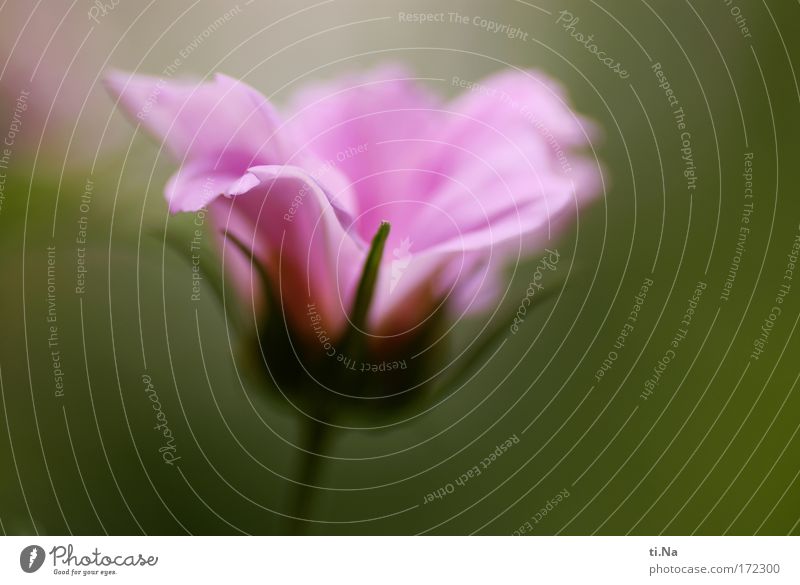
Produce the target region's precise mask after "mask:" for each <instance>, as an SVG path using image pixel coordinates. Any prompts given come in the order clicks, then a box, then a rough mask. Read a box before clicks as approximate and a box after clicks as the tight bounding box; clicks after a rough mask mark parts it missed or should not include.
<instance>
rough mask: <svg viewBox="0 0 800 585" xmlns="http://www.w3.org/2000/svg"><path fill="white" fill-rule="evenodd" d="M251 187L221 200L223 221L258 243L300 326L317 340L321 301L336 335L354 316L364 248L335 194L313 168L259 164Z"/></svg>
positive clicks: (326, 323)
mask: <svg viewBox="0 0 800 585" xmlns="http://www.w3.org/2000/svg"><path fill="white" fill-rule="evenodd" d="M246 184H247V185H248V186H249V188H242V189H238V190H235V191H233V192H231V193H230V195H231V197H230V198H225V199H219V200H217V201H216V202H215V216H216V217H217V221H218V222H222V224H221V225H222V226H223V229H228V227H229V226H233V227H234V228H235V230H236V236H237V237H238V238H239V239H240V240H241V241H243V242H245V243H246V244H248V245H253V246H254V249H255V251H256V254H257V256H258V257H259V259H260V260H261V261H262V262H263V263H264V264H265V265H266V267H267V269H268V271H269V273H270V277H271V280H272V282H271V285H272V286H273V287H275V292H276V296H277V297H278V298H280V299H281V300H282V307H281V310H282V311H283V312H284V315H285V318H286V319H287V321H288V322H289V323H291V325H292V331H294V332H295V333H296V334H297V335H298V337H300V338H304V339H307V340H313V338H314V330H313V327H312V326H313V323H312V322H311V321H310V319H309V315H308V312H309V305H313V306H314V307H315V311H316V312H317V313H319V315H320V316H321V318H322V323H323V327H324V328H325V329H326V331H327V333H328V335H329V336H330V337H331V338H332V339H335V338H336V336H338V335H340V334H341V332H342V331H343V328H344V326H345V324H346V321H347V314H348V313H349V311H350V305H351V303H352V298H353V293H354V290H355V285H356V283H357V280H358V278H359V276H360V273H361V268H362V265H363V259H364V255H365V253H364V250H363V249H362V248H361V247H360V246H359V245H358V244H357V242H356V241H355V240H354V239H353V238H352V237H351V236H350V234H348V233H347V231H346V230H345V228H344V227H343V225H342V223H341V222H340V221H339V219H338V217H337V215H336V210H335V209H334V207H333V206H332V205H331V203H330V196H329V195H328V194H326V193H325V191H324V190H323V188H322V187H321V186H320V185H319V184H317V183H316V182H315V181H314V180H313V178H312V177H311V176H310V175H309V174H308V173H307V172H306V171H305V170H303V169H300V168H298V167H292V166H282V165H264V166H256V167H252V168H250V169H249V170H248V178H247V179H246ZM228 218H235V219H236V220H237V221H236V223H230V222H229V219H228ZM247 278H248V275H245V278H240V279H239V280H240V281H243V280H244V281H246V280H247ZM246 292H249V291H246Z"/></svg>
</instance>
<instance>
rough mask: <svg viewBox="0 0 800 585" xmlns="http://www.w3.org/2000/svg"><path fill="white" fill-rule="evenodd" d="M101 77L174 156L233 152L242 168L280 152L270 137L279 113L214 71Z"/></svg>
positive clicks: (209, 156) (213, 155)
mask: <svg viewBox="0 0 800 585" xmlns="http://www.w3.org/2000/svg"><path fill="white" fill-rule="evenodd" d="M105 81H106V85H107V86H108V88H109V90H110V91H111V93H112V94H113V95H114V96H116V97H117V98H118V99H119V101H120V104H121V105H122V107H123V109H124V110H125V111H126V112H127V114H128V115H129V116H130V117H131V118H132V119H133V121H135V122H138V123H141V124H142V125H143V126H144V127H145V128H146V129H147V130H148V131H150V133H151V134H153V135H154V136H155V137H156V138H157V139H158V140H159V141H163V142H165V143H166V145H167V146H168V148H169V149H170V151H171V152H172V154H173V155H174V156H175V158H176V159H178V160H183V159H190V160H196V159H199V158H205V159H207V160H208V161H209V162H212V163H213V162H214V161H215V160H218V159H220V158H222V157H225V158H230V157H236V158H240V159H242V160H244V161H245V162H244V165H243V168H246V167H247V166H250V165H253V164H258V162H260V161H265V160H269V161H271V162H276V161H281V162H282V160H283V159H284V158H285V157H286V152H285V150H286V149H285V148H282V145H281V144H280V143H279V140H278V138H277V137H276V133H277V131H278V129H279V128H280V126H281V120H280V117H279V116H278V114H277V113H276V112H275V110H274V108H273V107H272V106H271V105H270V104H269V102H267V100H266V99H265V98H264V97H263V96H262V95H261V94H260V93H259V92H257V91H256V90H254V89H253V88H251V87H250V86H248V85H247V84H245V83H243V82H241V81H237V80H235V79H232V78H230V77H228V76H226V75H221V74H217V75H216V76H215V77H214V80H213V81H212V82H207V83H206V82H203V83H197V82H181V81H168V80H165V79H163V78H157V77H150V76H145V75H128V74H127V73H122V72H112V73H109V74H108V75H107V76H106V79H105Z"/></svg>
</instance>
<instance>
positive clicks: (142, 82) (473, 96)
mask: <svg viewBox="0 0 800 585" xmlns="http://www.w3.org/2000/svg"><path fill="white" fill-rule="evenodd" d="M107 84H108V87H109V88H110V90H111V92H112V93H113V94H114V95H115V96H117V97H118V99H119V101H120V103H121V104H122V106H123V108H124V110H125V111H126V112H127V113H128V114H129V115H130V116H131V117H133V118H134V119H135V120H136V121H138V122H139V123H141V125H142V126H143V127H144V128H146V129H147V130H148V131H149V132H150V133H152V134H153V135H154V136H155V137H156V138H157V139H158V140H160V141H163V143H164V144H165V145H166V146H167V148H168V149H169V151H170V152H171V153H172V155H173V157H174V158H175V159H176V160H177V162H178V163H179V165H180V166H179V168H178V170H177V171H176V173H175V174H174V175H173V177H172V179H171V180H170V181H169V183H168V185H167V187H166V198H167V201H168V204H169V208H170V210H171V211H173V212H182V211H196V210H199V209H201V208H204V207H208V208H209V209H210V211H211V213H212V216H213V218H214V221H215V222H216V225H217V226H218V227H219V228H220V230H222V231H225V232H227V233H230V234H232V235H233V236H235V238H236V239H237V240H238V241H239V242H241V243H244V245H245V246H246V247H247V248H249V249H250V250H251V254H252V257H253V258H255V259H256V260H257V262H259V263H260V264H261V265H263V267H264V270H265V272H266V273H267V274H268V276H269V278H268V279H267V280H268V283H267V284H266V285H265V286H267V287H269V288H271V289H272V290H270V291H266V292H268V293H269V294H270V295H272V297H273V298H275V299H278V300H279V303H278V306H277V307H271V308H268V309H267V310H277V311H280V313H281V315H282V317H283V319H284V322H285V323H286V324H287V325H288V329H289V330H290V331H291V334H292V337H293V338H295V339H298V340H304V342H305V343H310V344H311V345H312V346H313V345H314V344H315V343H318V340H319V331H324V332H325V336H326V337H327V338H329V339H332V340H337V339H341V338H342V336H344V335H345V332H346V330H347V327H348V321H349V319H350V316H351V311H352V307H353V303H354V302H355V297H356V294H357V288H358V285H359V281H360V278H361V275H362V272H363V270H364V263H365V260H366V257H367V254H368V252H369V249H370V242H371V240H372V238H373V236H374V235H375V233H376V231H377V230H378V227H379V226H380V225H381V222H388V223H389V224H390V225H391V232H390V234H389V236H388V241H387V242H386V243H385V244H386V245H385V250H386V252H387V253H386V254H384V255H383V256H382V257H381V258H380V267H379V270H378V272H377V282H376V284H375V288H374V295H373V297H372V302H371V303H370V306H369V310H368V314H367V322H366V329H367V332H368V333H369V334H370V335H372V336H374V338H375V339H380V338H383V339H394V338H402V337H403V336H408V335H411V334H412V333H413V332H414V331H417V330H419V328H421V327H424V324H425V323H426V322H427V321H428V320H429V319H430V317H431V315H432V314H433V313H435V312H437V311H442V310H450V311H458V312H461V311H466V312H471V311H476V310H481V309H484V308H485V307H487V306H488V305H489V304H491V303H492V302H493V301H495V300H496V299H497V298H498V294H499V293H500V292H501V291H502V289H503V287H502V272H501V271H502V269H503V268H504V267H505V266H506V265H507V264H508V262H509V261H510V260H511V259H513V258H516V257H518V256H519V255H521V254H522V255H528V254H531V253H534V252H536V251H538V250H539V249H541V248H542V247H544V245H546V244H547V242H548V240H549V239H550V238H551V237H553V236H555V235H557V233H558V230H559V229H560V228H561V226H563V225H565V223H566V222H565V221H564V220H566V219H568V218H569V217H570V216H574V214H575V213H576V209H577V206H578V205H580V204H581V203H583V202H584V201H585V200H587V198H589V197H591V196H594V195H595V194H597V192H598V191H599V172H598V170H597V166H596V165H592V164H591V163H590V162H589V161H588V159H587V158H585V157H584V156H582V155H581V154H580V153H579V152H578V150H579V149H580V148H581V147H584V146H585V145H586V144H587V143H588V140H589V135H590V133H589V132H588V131H589V125H587V123H586V122H585V121H584V120H582V119H581V118H580V117H578V116H576V115H575V114H574V113H573V112H572V110H571V109H570V108H569V107H568V105H567V104H566V101H565V97H564V93H563V91H562V90H561V89H560V88H559V87H558V86H556V85H555V84H554V83H553V82H552V81H550V80H549V79H547V78H546V77H545V76H543V75H541V74H539V73H535V72H529V71H517V70H509V71H503V72H500V73H497V74H495V75H492V76H490V77H489V78H487V79H485V80H483V81H481V82H480V83H477V84H472V85H471V90H470V91H467V92H466V93H464V94H462V95H460V96H459V97H457V98H455V99H454V100H452V101H449V102H448V101H444V100H442V99H440V98H439V97H438V96H436V95H435V94H433V93H432V92H430V91H428V90H427V89H426V88H425V86H424V85H423V84H422V83H420V82H419V81H418V80H416V79H414V78H413V77H412V76H411V75H410V74H409V73H408V72H406V71H405V70H403V69H402V68H398V67H383V68H379V69H376V70H373V71H369V72H367V73H364V74H359V75H351V76H347V77H342V78H340V79H338V80H337V81H334V82H330V83H324V84H319V85H314V86H311V87H308V88H306V89H304V90H301V91H300V92H299V93H297V94H295V95H294V96H293V97H292V99H291V100H290V102H289V105H288V106H287V107H286V108H285V109H283V111H281V112H279V111H278V110H277V109H276V107H275V106H273V105H272V104H271V103H270V102H269V101H268V100H267V99H266V98H265V97H264V96H262V95H261V94H260V93H258V92H257V91H256V90H254V89H252V88H251V87H249V86H248V85H246V84H245V83H243V82H241V81H238V80H235V79H232V78H230V77H226V76H224V75H217V76H215V77H214V79H213V80H212V81H210V82H204V83H194V82H192V83H185V82H175V81H169V82H165V81H163V80H160V79H158V78H154V77H145V76H139V75H128V74H125V73H119V72H117V73H112V74H110V75H109V76H108V78H107ZM233 261H234V262H236V263H237V265H236V266H235V268H234V275H233V276H234V278H235V279H237V281H238V282H239V286H240V288H241V289H242V291H243V293H244V294H246V295H247V296H248V297H252V298H255V299H258V298H261V297H263V296H264V292H265V291H263V290H261V291H259V288H258V287H259V286H260V285H259V284H258V283H257V282H255V279H253V278H252V276H251V271H250V270H249V259H248V258H245V257H243V256H242V255H239V257H238V258H237V259H235V260H233ZM310 308H313V311H311V312H312V313H313V317H312V318H310V317H309V315H310ZM315 337H316V339H315Z"/></svg>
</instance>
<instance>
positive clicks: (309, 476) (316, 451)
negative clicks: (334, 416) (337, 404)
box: [287, 417, 330, 535]
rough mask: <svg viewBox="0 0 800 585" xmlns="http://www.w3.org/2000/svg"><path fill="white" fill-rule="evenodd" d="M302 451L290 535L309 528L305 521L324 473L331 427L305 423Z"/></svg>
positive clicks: (314, 419)
mask: <svg viewBox="0 0 800 585" xmlns="http://www.w3.org/2000/svg"><path fill="white" fill-rule="evenodd" d="M304 435H305V436H304V437H303V443H302V449H303V450H302V451H301V452H300V460H299V462H298V464H299V472H298V475H299V477H298V479H297V481H298V485H296V486H294V489H293V490H292V494H291V506H290V507H289V514H290V516H291V517H290V518H289V529H288V532H287V533H288V534H293V535H300V534H303V533H304V532H305V530H306V528H307V527H308V525H307V523H306V521H305V519H306V518H308V512H309V510H310V509H311V504H312V502H313V495H314V491H315V489H316V488H315V484H316V483H317V480H318V479H319V476H320V473H321V471H322V465H323V464H324V459H323V458H322V456H321V454H322V451H323V449H324V447H325V443H326V441H327V438H328V436H329V435H330V427H329V426H328V425H327V424H325V423H323V422H320V421H319V420H318V419H316V418H312V417H309V418H308V419H306V421H305V429H304Z"/></svg>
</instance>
